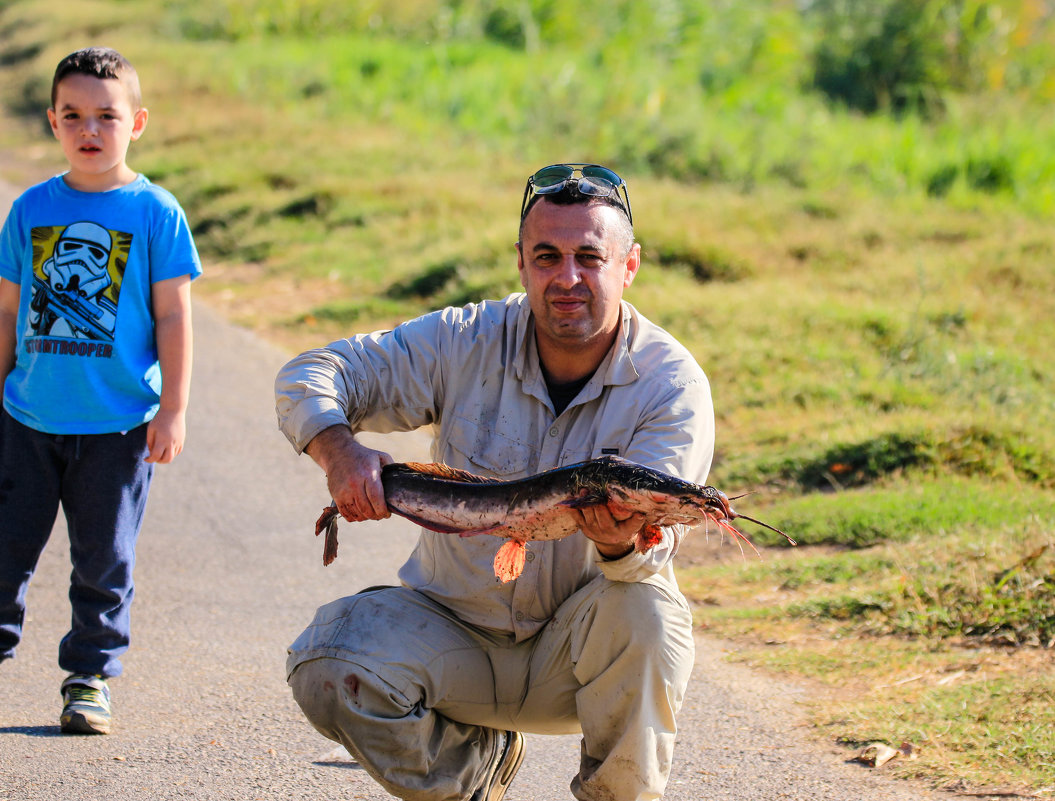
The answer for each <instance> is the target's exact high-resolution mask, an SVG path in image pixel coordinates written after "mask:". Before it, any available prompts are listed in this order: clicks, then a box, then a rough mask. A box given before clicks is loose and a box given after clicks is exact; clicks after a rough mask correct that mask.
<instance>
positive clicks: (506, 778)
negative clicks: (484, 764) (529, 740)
mask: <svg viewBox="0 0 1055 801" xmlns="http://www.w3.org/2000/svg"><path fill="white" fill-rule="evenodd" d="M510 735H511V736H512V737H513V739H512V740H511V741H510V742H509V745H507V746H506V753H505V756H506V758H505V759H503V761H502V764H500V765H499V766H498V771H497V775H496V776H495V778H494V783H493V784H492V785H491V790H490V792H488V794H487V798H486V799H485V800H484V801H502V798H503V797H504V796H505V794H506V790H508V789H509V785H511V784H512V783H513V778H514V777H515V776H516V775H517V771H518V770H520V766H521V764H523V762H524V750H525V749H524V735H523V734H521V733H520V732H510Z"/></svg>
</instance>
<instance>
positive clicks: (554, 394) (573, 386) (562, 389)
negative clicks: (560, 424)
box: [542, 370, 593, 417]
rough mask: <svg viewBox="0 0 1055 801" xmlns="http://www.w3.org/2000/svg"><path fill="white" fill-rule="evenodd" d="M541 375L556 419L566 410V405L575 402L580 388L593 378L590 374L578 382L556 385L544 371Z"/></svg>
mask: <svg viewBox="0 0 1055 801" xmlns="http://www.w3.org/2000/svg"><path fill="white" fill-rule="evenodd" d="M542 375H543V377H545V379H546V389H547V390H548V391H549V399H550V400H551V401H553V411H554V413H555V414H556V416H557V417H560V413H561V412H563V411H564V410H565V409H567V408H568V404H569V403H571V402H572V401H573V400H575V396H576V395H578V394H579V393H580V392H581V391H582V388H583V387H585V386H586V385H587V384H588V383H589V381H590V379H591V378H593V373H590V374H589V375H587V376H584V377H583V378H580V379H579V380H578V381H570V382H568V383H566V384H558V383H557V382H555V381H551V380H550V379H549V376H547V375H546V371H545V370H543V371H542Z"/></svg>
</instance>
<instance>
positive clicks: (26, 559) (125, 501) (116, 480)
mask: <svg viewBox="0 0 1055 801" xmlns="http://www.w3.org/2000/svg"><path fill="white" fill-rule="evenodd" d="M146 428H147V427H146V424H144V425H141V426H139V427H137V428H135V429H133V430H131V431H129V432H127V433H125V434H120V433H115V434H79V435H78V434H75V435H56V434H45V433H42V432H40V431H36V430H34V429H32V428H28V427H27V426H24V425H22V424H21V423H19V422H18V421H16V420H14V419H13V418H12V417H11V416H10V415H9V414H8V413H7V412H6V411H4V410H3V409H0V661H2V660H3V659H7V658H10V657H12V656H14V653H15V646H16V645H18V643H19V641H20V640H21V638H22V621H23V619H24V617H25V601H26V590H27V588H28V587H29V580H30V578H31V577H32V575H33V571H34V570H35V569H36V566H37V560H38V559H39V558H40V554H41V552H42V551H43V550H44V545H45V544H46V543H47V541H48V538H49V537H50V536H51V530H52V527H53V526H54V523H55V518H56V515H57V513H58V508H59V506H60V505H61V506H62V510H63V513H64V514H65V516H66V524H67V527H68V529H69V535H70V561H71V563H72V566H73V571H72V573H71V575H70V603H71V606H72V622H71V626H70V631H69V633H67V634H66V636H65V637H63V638H62V642H61V643H60V644H59V666H60V667H61V668H62V669H63V670H65V671H68V672H70V673H95V674H98V675H101V676H103V677H111V676H118V675H120V673H121V660H120V656H121V654H123V653H124V652H125V651H126V650H128V642H129V607H130V606H131V604H132V596H133V593H134V588H133V583H132V568H133V566H134V564H135V545H136V539H137V538H138V536H139V529H140V526H141V525H142V522H143V513H144V511H145V509H146V500H147V492H148V490H149V488H150V480H151V478H152V477H153V475H154V465H152V464H147V463H146V462H144V461H143V459H144V458H145V457H146V456H147V453H148V451H147V447H146Z"/></svg>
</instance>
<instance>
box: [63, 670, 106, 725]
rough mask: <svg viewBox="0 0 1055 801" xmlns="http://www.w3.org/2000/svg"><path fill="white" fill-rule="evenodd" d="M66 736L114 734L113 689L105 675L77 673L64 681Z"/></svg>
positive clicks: (64, 723)
mask: <svg viewBox="0 0 1055 801" xmlns="http://www.w3.org/2000/svg"><path fill="white" fill-rule="evenodd" d="M62 702H63V704H65V706H63V707H62V715H61V716H60V717H59V724H60V726H61V728H62V731H63V733H64V734H109V733H110V688H109V687H108V686H107V684H106V679H104V678H103V677H102V676H90V675H88V674H87V673H74V674H72V675H71V676H67V677H66V681H64V682H62Z"/></svg>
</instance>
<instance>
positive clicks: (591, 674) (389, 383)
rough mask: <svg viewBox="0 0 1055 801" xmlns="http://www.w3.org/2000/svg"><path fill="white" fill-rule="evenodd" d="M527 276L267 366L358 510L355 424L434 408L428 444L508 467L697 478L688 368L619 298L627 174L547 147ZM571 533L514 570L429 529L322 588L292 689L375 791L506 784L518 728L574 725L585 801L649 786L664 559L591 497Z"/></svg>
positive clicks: (660, 672) (378, 428)
mask: <svg viewBox="0 0 1055 801" xmlns="http://www.w3.org/2000/svg"><path fill="white" fill-rule="evenodd" d="M517 254H518V257H517V268H518V270H519V272H520V281H521V284H522V285H523V287H524V290H525V292H524V293H516V294H513V295H510V296H509V297H507V298H505V299H503V300H500V301H484V302H482V303H478V304H469V305H467V306H465V307H464V308H461V309H455V308H447V309H443V310H441V311H437V312H433V313H431V314H428V315H425V316H423V317H420V318H418V319H416V320H411V321H409V322H407V323H404V324H402V325H400V326H398V327H397V328H396V329H395V330H393V331H386V332H377V333H373V334H369V335H362V336H356V337H353V338H352V339H349V340H341V341H339V342H335V343H332V344H331V345H329V346H328V347H326V348H321V349H318V350H313V351H308V352H307V353H304V354H302V355H301V356H299V357H297V358H295V359H293V360H292V361H291V362H290V363H289V364H287V365H286V366H285V367H284V368H283V369H282V370H281V371H280V373H279V376H278V379H277V382H276V390H277V398H278V403H277V408H278V416H279V425H280V428H281V429H282V430H283V432H284V433H285V434H286V436H287V437H288V438H289V440H290V441H291V442H292V443H293V445H294V447H295V448H296V449H297V450H298V451H306V452H307V453H308V454H309V455H310V456H311V457H312V458H313V459H314V460H315V461H316V462H317V463H318V464H319V465H320V466H321V467H322V469H323V470H325V472H326V476H327V483H328V486H329V490H330V492H331V494H332V496H333V498H334V500H335V501H336V503H337V507H338V509H339V510H340V513H341V514H342V515H343V516H344V517H345V518H346V519H347V520H351V521H360V520H374V519H380V518H383V517H387V516H388V514H389V513H388V509H387V507H386V505H385V499H384V491H383V487H382V485H381V482H380V470H381V467H382V466H383V465H384V464H386V463H388V462H390V461H391V457H389V456H388V454H385V453H380V452H378V451H375V450H371V449H369V448H366V447H365V446H363V445H361V444H359V443H358V442H357V441H356V440H355V437H354V434H355V433H356V432H358V431H375V432H389V431H394V430H411V429H415V428H418V427H420V426H425V425H427V426H431V428H432V431H433V433H434V436H435V440H434V442H433V446H432V457H433V459H434V460H436V461H439V462H444V463H446V464H448V465H451V466H453V467H456V468H462V469H465V470H469V471H471V472H474V473H477V474H482V475H491V476H499V477H502V478H506V479H511V478H520V477H524V476H528V475H531V474H534V473H538V472H541V471H543V470H547V469H550V468H554V467H559V466H562V465H566V464H571V463H574V462H579V461H583V460H585V459H590V458H596V457H600V456H603V455H605V454H616V455H619V456H622V457H624V458H626V459H630V460H632V461H635V462H639V463H642V464H645V465H647V466H649V467H652V468H655V469H659V470H663V471H665V472H668V473H671V474H674V475H678V476H680V477H682V478H686V479H688V480H691V481H695V482H697V483H701V484H702V483H704V482H705V479H706V477H707V471H708V469H709V467H710V461H711V455H712V451H713V445H714V415H713V410H712V406H711V397H710V390H709V387H708V384H707V379H706V377H705V376H704V374H703V371H702V370H701V369H700V368H699V366H698V365H697V364H696V362H695V361H694V360H693V359H692V357H691V356H690V355H689V353H688V352H687V351H686V350H685V349H684V348H683V347H681V346H680V345H679V344H678V343H677V342H676V341H674V339H673V338H672V337H670V335H669V334H667V333H666V332H664V331H663V330H661V329H660V328H658V327H657V326H655V325H653V324H652V323H650V322H649V321H648V320H646V319H645V318H644V317H642V316H641V315H640V314H638V313H637V311H636V310H634V308H633V307H632V306H630V305H629V304H628V303H625V302H624V301H623V300H622V295H623V291H624V290H625V289H626V288H627V287H629V286H630V284H631V283H632V282H633V280H634V277H635V276H636V274H637V272H638V269H639V268H640V266H641V247H640V245H638V244H636V243H635V242H634V238H633V227H632V217H631V212H630V199H629V196H628V194H627V190H626V185H625V183H624V182H623V180H622V179H621V178H620V177H619V176H618V175H616V174H615V173H614V172H612V171H611V170H608V169H606V168H604V167H600V166H598V165H585V164H561V165H551V166H550V167H546V168H543V169H542V170H539V171H538V172H537V173H535V174H534V175H533V176H532V177H531V178H530V179H528V183H527V187H526V188H525V192H524V200H523V202H522V204H521V222H520V240H519V242H518V243H517ZM578 514H579V515H580V516H581V521H580V522H581V530H580V531H579V532H576V533H575V534H573V535H572V536H570V537H567V538H565V539H563V540H558V541H547V542H528V543H527V550H528V553H527V557H526V559H527V561H526V562H525V568H524V572H523V573H522V575H521V576H520V577H519V578H518V579H516V580H515V581H511V582H509V583H507V584H503V583H500V582H498V581H497V579H496V578H495V575H494V570H493V564H492V563H493V560H494V556H495V552H496V551H497V549H498V548H499V547H500V545H501V544H502V541H501V540H500V539H498V538H496V537H490V536H478V537H471V538H460V537H457V536H451V535H448V534H438V533H435V532H431V531H423V532H422V534H421V537H420V539H419V542H418V545H417V548H416V549H415V551H414V553H413V554H412V555H411V557H410V559H409V560H408V561H407V563H406V564H405V565H404V566H403V567H402V568H401V570H400V573H399V577H400V581H401V582H402V586H400V587H389V588H370V589H368V590H363V591H362V592H361V593H359V594H357V595H354V596H351V597H349V598H342V599H340V600H337V601H335V602H333V603H331V604H328V605H326V606H323V607H322V608H320V609H319V611H318V612H317V614H316V617H315V620H314V621H313V622H312V624H311V626H309V627H308V629H307V630H306V631H305V632H304V633H303V634H302V635H301V636H300V637H299V638H298V639H297V641H296V642H295V643H294V644H293V645H292V646H291V648H290V655H289V660H288V663H287V669H288V671H289V682H290V685H291V686H292V689H293V693H294V697H295V698H296V699H297V702H298V703H299V704H300V706H301V708H302V709H303V710H304V713H305V714H306V715H307V717H308V719H309V720H310V721H311V723H312V725H313V726H315V728H316V729H318V730H319V731H320V732H321V733H322V734H324V735H325V736H327V737H329V738H331V739H333V740H336V741H339V742H341V743H342V744H344V746H345V747H346V748H347V749H348V750H349V751H350V752H351V753H352V754H353V755H354V756H355V758H356V759H357V760H358V761H359V762H360V764H362V765H363V767H364V768H365V769H366V770H367V771H368V772H369V773H370V775H371V776H373V777H374V778H375V779H376V780H377V781H378V782H379V783H380V784H381V785H382V786H383V787H384V788H385V789H386V790H387V791H388V792H389V793H391V794H393V795H395V796H397V797H399V798H403V799H407V801H446V800H448V799H458V800H459V801H461V800H463V799H471V801H500V799H501V798H502V797H503V795H504V794H505V791H506V788H507V787H508V785H509V783H510V781H512V778H513V776H514V774H515V773H516V771H517V769H518V768H519V766H520V763H521V760H522V758H523V751H524V746H523V737H522V735H521V734H520V732H536V733H543V734H546V733H553V734H565V733H570V732H578V731H581V732H582V751H581V763H580V770H579V773H578V775H577V776H576V777H574V779H573V780H572V784H571V789H572V792H573V794H574V795H575V797H576V798H578V799H580V800H581V801H601V799H605V800H606V801H609V800H611V799H618V800H619V801H624V800H625V801H631V800H632V799H653V798H659V797H660V795H661V794H662V792H663V789H664V786H665V785H666V782H667V777H668V775H669V773H670V767H671V758H672V752H673V745H674V737H675V731H676V726H675V716H676V714H677V712H678V709H679V708H680V706H681V703H682V700H683V698H684V693H685V687H686V684H687V682H688V677H689V673H690V670H691V667H692V663H693V655H694V653H693V639H692V625H691V616H690V613H689V609H688V605H687V604H686V602H685V599H684V598H683V597H682V595H681V593H680V592H679V590H678V587H677V584H676V581H675V579H674V573H673V568H672V564H671V562H672V559H673V557H674V554H675V553H676V551H677V548H678V543H679V541H680V537H681V535H682V533H683V532H682V531H681V530H680V529H679V528H676V527H675V528H669V529H664V530H663V539H662V542H660V543H659V544H658V545H656V546H655V547H653V548H651V549H649V550H648V551H646V552H644V553H638V552H637V551H635V550H634V547H633V540H634V538H635V536H636V535H637V533H638V531H639V530H640V529H641V527H642V521H643V518H642V517H641V516H640V515H631V516H629V517H627V516H626V515H625V513H621V512H620V511H619V510H614V514H613V511H612V510H609V509H608V508H606V507H600V508H590V509H586V510H583V511H582V512H579V513H578Z"/></svg>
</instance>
